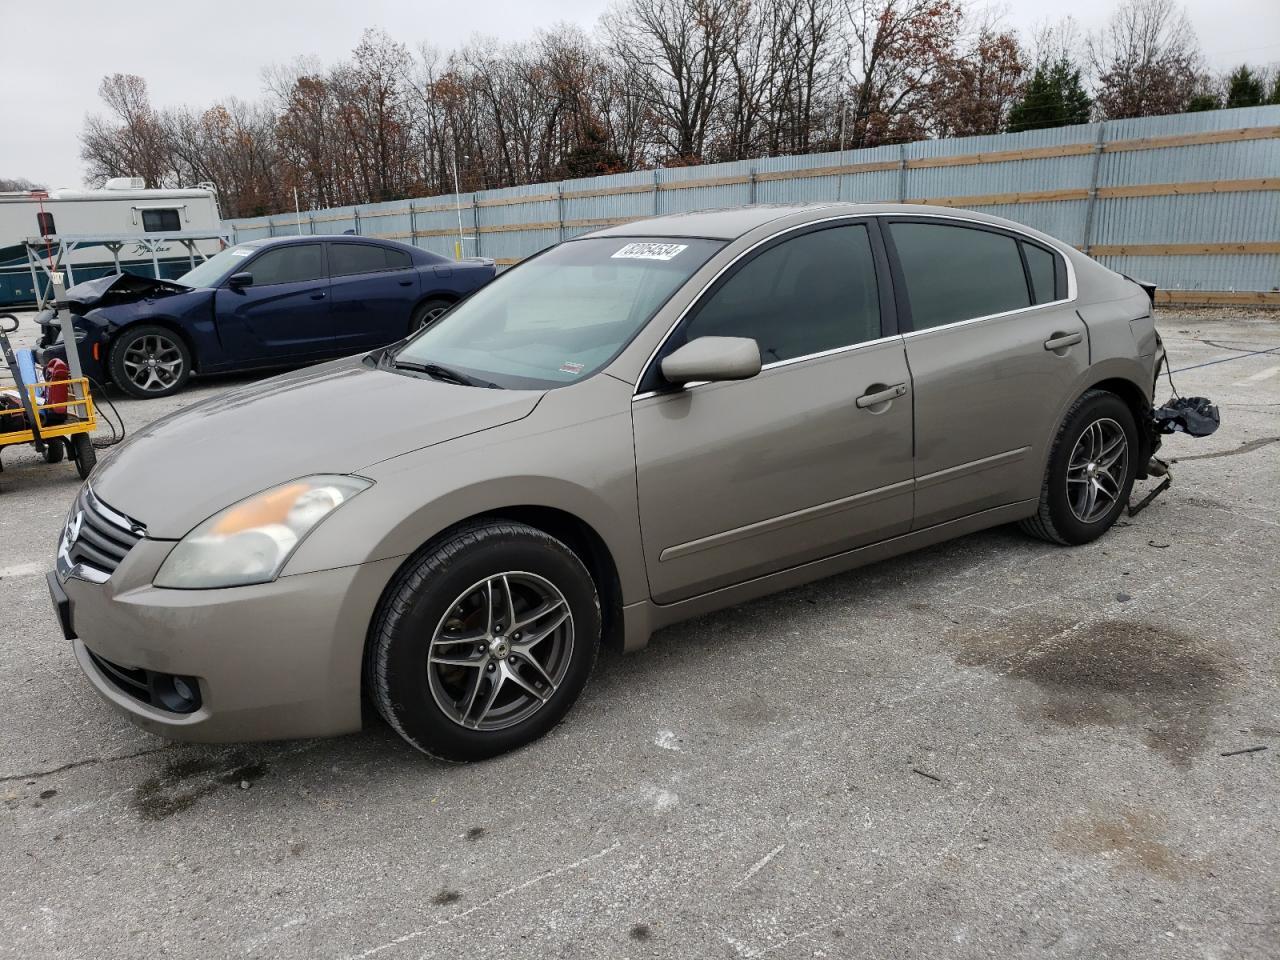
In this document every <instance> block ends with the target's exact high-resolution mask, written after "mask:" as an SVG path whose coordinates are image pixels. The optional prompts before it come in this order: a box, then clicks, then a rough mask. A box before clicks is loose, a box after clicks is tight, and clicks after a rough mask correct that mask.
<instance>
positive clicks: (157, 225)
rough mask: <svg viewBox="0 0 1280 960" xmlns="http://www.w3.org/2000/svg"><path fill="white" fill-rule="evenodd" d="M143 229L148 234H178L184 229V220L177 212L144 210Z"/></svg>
mask: <svg viewBox="0 0 1280 960" xmlns="http://www.w3.org/2000/svg"><path fill="white" fill-rule="evenodd" d="M142 229H143V230H144V231H145V232H146V233H177V232H179V231H180V230H181V229H182V218H181V217H179V216H178V211H177V210H143V211H142Z"/></svg>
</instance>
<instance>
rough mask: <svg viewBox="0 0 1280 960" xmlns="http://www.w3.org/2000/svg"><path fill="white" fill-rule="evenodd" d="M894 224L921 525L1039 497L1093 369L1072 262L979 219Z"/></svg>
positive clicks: (891, 243)
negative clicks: (1060, 420)
mask: <svg viewBox="0 0 1280 960" xmlns="http://www.w3.org/2000/svg"><path fill="white" fill-rule="evenodd" d="M887 226H888V231H887V232H888V236H887V237H886V240H887V245H888V247H889V250H890V254H891V256H892V258H893V266H894V285H895V290H896V293H897V301H898V308H899V316H900V320H901V323H902V326H903V329H904V339H905V341H906V350H907V361H908V363H909V364H910V366H911V375H912V380H913V383H914V388H915V436H916V452H915V475H916V504H915V521H914V527H915V528H916V529H920V528H922V527H928V526H931V525H933V524H936V523H941V522H943V521H946V520H951V519H954V518H957V517H961V516H965V515H967V514H970V513H976V512H978V511H980V510H985V509H988V508H991V507H996V506H1000V505H1002V504H1007V503H1013V502H1015V501H1019V500H1029V499H1033V498H1035V497H1037V496H1039V493H1040V485H1041V479H1042V478H1041V469H1042V464H1043V463H1044V459H1045V456H1046V453H1047V451H1046V445H1047V444H1048V443H1050V442H1051V440H1052V437H1053V434H1054V431H1055V430H1056V426H1057V424H1056V418H1057V414H1058V411H1059V410H1061V409H1062V405H1063V403H1064V402H1065V401H1066V399H1067V397H1066V395H1067V393H1068V392H1069V391H1070V390H1071V389H1072V388H1073V386H1074V384H1075V383H1076V382H1077V379H1078V377H1079V376H1080V375H1081V374H1082V373H1083V372H1084V370H1085V369H1086V368H1087V367H1088V364H1089V339H1088V337H1089V333H1088V330H1087V328H1086V327H1085V325H1084V323H1083V321H1081V319H1080V317H1079V316H1078V315H1077V314H1076V312H1075V304H1074V300H1073V299H1072V298H1071V297H1070V296H1069V291H1068V289H1067V284H1068V279H1067V272H1066V270H1067V268H1066V263H1065V261H1064V259H1063V257H1062V255H1061V254H1059V253H1057V252H1055V251H1053V250H1051V249H1050V248H1048V247H1046V246H1043V245H1041V244H1039V243H1038V242H1036V241H1033V240H1031V239H1030V238H1027V237H1023V236H1021V235H1019V234H1015V233H1012V232H1007V231H1004V230H1001V229H999V228H994V227H988V226H986V225H983V224H979V223H975V222H969V221H961V220H956V219H949V218H894V219H892V220H890V221H889V222H888V225H887Z"/></svg>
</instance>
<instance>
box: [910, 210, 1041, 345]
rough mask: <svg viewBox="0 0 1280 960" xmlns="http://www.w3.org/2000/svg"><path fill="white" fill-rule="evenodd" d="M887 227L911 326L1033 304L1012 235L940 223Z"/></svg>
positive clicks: (935, 324) (924, 327)
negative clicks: (898, 265) (900, 270)
mask: <svg viewBox="0 0 1280 960" xmlns="http://www.w3.org/2000/svg"><path fill="white" fill-rule="evenodd" d="M889 231H890V234H891V235H892V237H893V244H894V246H895V247H896V248H897V251H898V262H899V263H900V264H901V266H902V273H903V279H904V281H905V283H906V293H907V300H908V302H909V303H910V307H911V325H912V328H913V329H915V330H927V329H928V328H930V327H938V326H941V325H943V324H946V323H956V322H957V321H960V320H972V319H974V318H975V317H986V316H990V315H991V314H994V313H1004V312H1005V311H1008V310H1018V309H1021V308H1023V307H1029V306H1031V295H1030V293H1029V292H1028V290H1027V276H1026V273H1025V272H1024V271H1023V269H1022V257H1021V256H1019V254H1018V241H1017V240H1015V239H1014V238H1013V237H1011V236H1008V235H1007V234H1003V233H995V232H994V231H991V230H982V229H979V228H973V227H964V226H952V225H950V224H940V223H894V224H892V225H891V226H890V227H889Z"/></svg>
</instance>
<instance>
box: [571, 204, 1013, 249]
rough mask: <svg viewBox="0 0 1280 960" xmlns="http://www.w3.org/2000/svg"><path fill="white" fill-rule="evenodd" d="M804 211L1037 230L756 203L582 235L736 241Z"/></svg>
mask: <svg viewBox="0 0 1280 960" xmlns="http://www.w3.org/2000/svg"><path fill="white" fill-rule="evenodd" d="M804 214H807V215H808V218H809V219H813V220H823V219H826V218H827V217H832V216H857V215H863V216H875V215H881V216H883V215H885V214H897V215H899V216H922V215H929V214H934V215H943V216H948V217H953V218H954V217H963V218H964V219H969V220H976V221H979V222H983V223H990V224H992V225H993V226H1010V227H1013V226H1016V227H1018V229H1020V230H1021V231H1023V232H1025V233H1032V234H1035V233H1036V231H1032V230H1029V229H1028V228H1027V227H1024V226H1021V225H1018V224H1013V223H1010V222H1009V221H1007V220H1002V219H1001V218H1000V217H993V216H990V215H988V214H983V213H978V212H977V211H973V210H957V209H955V208H953V207H932V206H926V205H923V204H917V203H843V202H827V203H803V204H801V203H794V204H768V203H762V204H756V205H754V206H749V207H731V208H724V209H716V210H695V211H692V212H690V213H675V214H667V215H665V216H658V217H650V218H648V219H644V220H634V221H632V222H629V223H620V224H617V225H615V226H611V227H606V228H605V229H603V230H596V231H594V232H592V233H588V234H584V235H583V237H582V238H579V239H583V238H585V237H706V238H708V239H712V240H736V239H738V238H739V237H741V236H743V235H745V234H747V233H750V232H751V231H752V230H755V229H756V228H757V227H762V226H764V225H765V224H767V223H771V222H773V221H775V220H781V219H783V218H784V217H794V218H796V219H795V220H793V221H792V222H793V223H795V222H800V223H803V222H804V220H805V219H806V218H805V217H803V216H798V215H804Z"/></svg>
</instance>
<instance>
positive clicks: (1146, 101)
mask: <svg viewBox="0 0 1280 960" xmlns="http://www.w3.org/2000/svg"><path fill="white" fill-rule="evenodd" d="M1088 51H1089V61H1090V65H1091V66H1092V68H1093V71H1094V75H1095V77H1096V81H1097V89H1096V91H1095V94H1094V96H1095V99H1096V101H1097V105H1098V108H1099V110H1100V111H1101V113H1102V116H1103V117H1104V118H1108V119H1110V118H1116V117H1145V116H1158V115H1161V114H1166V113H1177V112H1179V111H1181V110H1184V109H1186V106H1187V104H1188V102H1189V101H1190V100H1191V97H1192V95H1193V94H1194V93H1195V91H1196V86H1197V83H1198V80H1199V77H1200V75H1201V73H1202V72H1203V70H1202V67H1201V55H1200V48H1199V46H1198V44H1197V41H1196V35H1195V31H1193V30H1192V28H1191V24H1190V22H1189V21H1188V20H1187V15H1186V13H1185V12H1184V11H1182V10H1181V9H1180V8H1178V7H1176V6H1174V3H1173V0H1124V2H1123V3H1121V5H1120V6H1119V7H1118V8H1117V9H1116V11H1115V12H1114V13H1113V14H1112V15H1111V20H1110V22H1109V23H1108V24H1107V26H1106V28H1104V29H1103V30H1102V31H1100V32H1099V33H1096V34H1094V35H1093V36H1091V37H1090V38H1089V43H1088Z"/></svg>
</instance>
